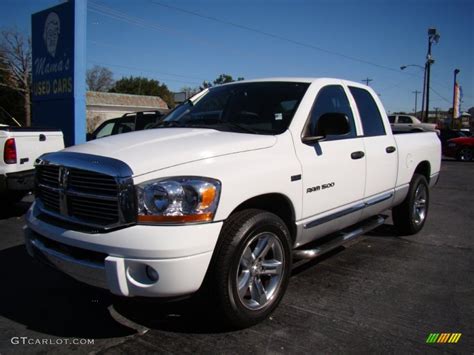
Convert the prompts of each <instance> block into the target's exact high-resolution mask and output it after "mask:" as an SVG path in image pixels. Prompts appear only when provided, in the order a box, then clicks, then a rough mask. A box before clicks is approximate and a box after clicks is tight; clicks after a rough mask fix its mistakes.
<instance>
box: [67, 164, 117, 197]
mask: <svg viewBox="0 0 474 355" xmlns="http://www.w3.org/2000/svg"><path fill="white" fill-rule="evenodd" d="M68 187H69V188H71V189H74V190H77V191H83V192H87V193H95V194H99V195H107V196H109V195H110V196H116V195H117V183H116V182H115V178H114V177H113V176H107V175H104V174H99V173H96V172H92V171H86V170H79V169H69V177H68Z"/></svg>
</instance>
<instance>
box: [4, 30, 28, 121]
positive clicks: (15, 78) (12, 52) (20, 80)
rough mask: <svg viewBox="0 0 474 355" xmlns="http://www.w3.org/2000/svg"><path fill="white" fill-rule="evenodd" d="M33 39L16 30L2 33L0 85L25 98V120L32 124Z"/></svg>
mask: <svg viewBox="0 0 474 355" xmlns="http://www.w3.org/2000/svg"><path fill="white" fill-rule="evenodd" d="M31 60H32V59H31V39H30V38H29V37H26V38H25V36H24V35H23V34H22V33H20V32H19V31H16V30H3V31H1V34H0V73H1V76H0V80H1V82H0V86H2V87H8V88H9V89H11V90H14V91H17V92H18V93H20V94H21V96H23V98H24V112H25V122H26V125H27V126H29V125H30V124H31V117H30V112H31V107H30V95H31V84H30V83H31V68H32V63H31Z"/></svg>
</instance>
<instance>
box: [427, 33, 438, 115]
mask: <svg viewBox="0 0 474 355" xmlns="http://www.w3.org/2000/svg"><path fill="white" fill-rule="evenodd" d="M439 37H440V35H439V33H438V31H437V30H436V28H429V29H428V53H427V54H426V64H425V68H426V93H425V95H426V103H425V104H426V110H425V112H426V114H425V119H426V120H427V119H428V114H429V110H430V74H431V64H433V63H434V60H433V58H432V57H431V45H432V44H433V42H436V43H438V41H439Z"/></svg>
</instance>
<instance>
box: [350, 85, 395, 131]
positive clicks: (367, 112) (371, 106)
mask: <svg viewBox="0 0 474 355" xmlns="http://www.w3.org/2000/svg"><path fill="white" fill-rule="evenodd" d="M349 90H350V92H351V94H352V96H353V97H354V100H355V102H356V105H357V109H358V110H359V116H360V119H361V121H362V128H363V129H364V136H366V137H375V136H384V135H386V132H385V126H384V123H383V119H382V115H381V114H380V111H379V108H378V106H377V104H376V102H375V100H374V98H373V97H372V94H371V93H370V92H368V91H367V90H365V89H361V88H357V87H353V86H349Z"/></svg>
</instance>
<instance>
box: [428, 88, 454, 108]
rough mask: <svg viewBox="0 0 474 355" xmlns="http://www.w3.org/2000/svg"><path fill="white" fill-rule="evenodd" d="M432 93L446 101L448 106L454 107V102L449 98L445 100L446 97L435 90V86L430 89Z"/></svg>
mask: <svg viewBox="0 0 474 355" xmlns="http://www.w3.org/2000/svg"><path fill="white" fill-rule="evenodd" d="M430 91H433V92H434V93H435V94H436V95H437V96H438V97H439V98H440V99H443V100H444V101H446V102H447V103H448V104H450V105H452V102H451V101H450V100H448V99H447V98H445V97H444V96H442V95H441V94H440V93H439V92H437V91H436V90H435V89H433V86H431V87H430Z"/></svg>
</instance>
